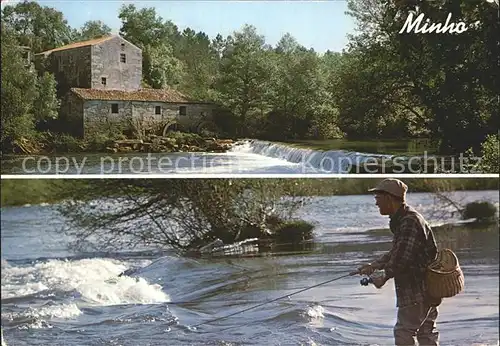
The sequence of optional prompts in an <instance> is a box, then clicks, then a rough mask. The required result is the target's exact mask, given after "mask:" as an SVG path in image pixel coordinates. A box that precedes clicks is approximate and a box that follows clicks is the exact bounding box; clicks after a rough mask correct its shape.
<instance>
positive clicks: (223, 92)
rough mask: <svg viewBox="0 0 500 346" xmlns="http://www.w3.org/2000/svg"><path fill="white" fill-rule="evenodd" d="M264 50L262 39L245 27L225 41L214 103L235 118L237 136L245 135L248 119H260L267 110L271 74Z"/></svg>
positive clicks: (252, 29)
mask: <svg viewBox="0 0 500 346" xmlns="http://www.w3.org/2000/svg"><path fill="white" fill-rule="evenodd" d="M268 48H269V47H266V45H265V41H264V37H262V36H260V35H258V34H257V30H256V28H255V27H253V26H249V25H245V26H244V27H243V29H242V30H241V31H239V32H235V33H234V35H233V37H230V38H228V40H227V41H226V48H225V50H224V53H223V56H222V58H221V62H220V70H219V75H218V78H217V81H216V90H217V101H219V102H220V103H221V104H223V105H224V106H225V107H227V108H228V109H230V110H231V111H232V112H233V114H234V115H235V116H236V118H237V119H238V135H240V136H246V135H248V134H249V125H250V124H249V121H250V120H254V119H255V118H257V117H259V116H260V118H262V117H263V114H265V113H266V112H267V110H268V105H267V102H266V100H267V95H266V94H267V92H268V90H269V88H268V85H269V80H270V77H271V72H270V71H272V69H271V67H270V61H269V59H268V57H269V49H268ZM252 118H253V119H252Z"/></svg>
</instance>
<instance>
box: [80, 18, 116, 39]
mask: <svg viewBox="0 0 500 346" xmlns="http://www.w3.org/2000/svg"><path fill="white" fill-rule="evenodd" d="M110 34H111V28H110V27H109V26H107V25H106V24H105V23H104V22H102V21H100V20H89V21H87V22H85V24H83V26H82V28H81V29H80V33H79V36H80V37H79V39H80V40H82V41H84V40H91V39H94V38H100V37H104V36H108V35H110Z"/></svg>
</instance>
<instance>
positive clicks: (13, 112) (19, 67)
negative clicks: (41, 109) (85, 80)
mask: <svg viewBox="0 0 500 346" xmlns="http://www.w3.org/2000/svg"><path fill="white" fill-rule="evenodd" d="M1 48H2V91H1V92H2V97H1V105H2V109H1V125H2V131H1V141H2V149H3V150H9V149H10V148H11V147H12V144H13V143H14V142H15V141H17V140H19V139H21V138H29V137H31V136H32V135H33V134H34V124H35V118H34V115H33V102H34V101H35V99H36V98H37V89H36V84H37V77H36V74H35V73H33V72H32V71H30V70H29V69H28V68H26V66H25V64H26V62H25V60H24V59H23V58H22V54H21V50H20V49H19V48H18V41H17V40H16V39H15V37H14V33H13V32H12V31H11V30H9V29H8V28H6V27H5V26H4V23H3V22H2V47H1Z"/></svg>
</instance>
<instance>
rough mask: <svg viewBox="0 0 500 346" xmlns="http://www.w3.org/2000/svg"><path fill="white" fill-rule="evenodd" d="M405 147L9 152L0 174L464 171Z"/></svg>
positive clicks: (263, 144)
mask: <svg viewBox="0 0 500 346" xmlns="http://www.w3.org/2000/svg"><path fill="white" fill-rule="evenodd" d="M321 143H323V145H321ZM304 145H307V146H309V147H310V148H304V147H303V146H304ZM408 146H409V144H408V143H407V142H401V143H400V142H388V143H384V142H373V143H371V145H368V144H366V143H365V142H360V143H358V142H352V143H351V142H346V141H342V142H339V143H337V142H335V143H333V142H332V141H324V142H304V143H302V142H300V143H295V144H285V143H274V142H267V141H259V140H244V141H240V142H237V144H236V145H234V146H233V147H232V148H231V149H230V150H229V151H227V152H225V153H110V154H107V153H73V154H71V153H70V154H62V153H61V154H51V155H21V156H19V155H14V156H12V155H11V156H5V157H4V159H3V160H2V174H27V175H30V174H53V175H62V174H66V175H68V174H104V175H110V174H161V175H163V174H202V175H206V174H208V175H210V174H211V175H221V174H230V175H234V174H238V175H255V174H279V175H284V174H285V175H288V174H290V175H297V174H300V175H303V174H306V175H307V174H343V173H414V174H418V173H441V172H442V171H444V170H448V171H452V172H457V173H463V169H462V167H461V166H460V164H461V163H465V159H462V161H460V160H461V159H460V158H456V160H455V161H451V160H452V159H451V158H450V157H443V156H434V155H432V154H431V153H430V152H427V151H424V152H420V151H416V149H410V148H412V147H411V146H410V148H409V147H408ZM338 147H345V148H347V149H339V148H338ZM313 148H314V149H313ZM328 148H333V149H328ZM414 155H417V156H414ZM471 163H472V164H474V162H471Z"/></svg>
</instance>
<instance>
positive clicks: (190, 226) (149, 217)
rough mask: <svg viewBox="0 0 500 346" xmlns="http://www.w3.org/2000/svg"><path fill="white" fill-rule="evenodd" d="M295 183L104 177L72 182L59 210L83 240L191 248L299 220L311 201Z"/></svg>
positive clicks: (81, 243)
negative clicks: (300, 210) (297, 216)
mask: <svg viewBox="0 0 500 346" xmlns="http://www.w3.org/2000/svg"><path fill="white" fill-rule="evenodd" d="M294 191H295V189H294V184H293V183H291V182H290V181H287V180H282V181H269V180H257V179H250V180H244V179H236V180H231V179H224V180H218V179H213V180H210V179H207V180H205V179H171V180H148V179H138V180H114V181H111V180H106V179H104V180H93V181H92V184H88V183H79V184H75V185H72V187H69V188H68V187H66V189H65V190H64V191H62V193H63V196H61V197H67V199H66V202H64V203H63V204H62V205H61V207H60V209H59V211H60V212H61V213H62V215H63V216H64V217H65V218H66V219H67V220H68V224H67V227H66V228H65V229H64V230H63V231H65V232H67V233H68V234H70V235H71V236H74V237H75V239H76V243H75V246H77V247H79V248H85V247H86V246H88V245H90V244H92V246H96V247H98V248H99V249H101V250H109V249H117V248H118V249H119V248H122V247H124V246H125V247H129V246H140V245H152V246H155V247H157V248H173V249H174V250H177V251H178V252H180V253H186V252H187V251H191V250H195V249H197V248H198V247H200V246H202V245H206V244H208V243H210V242H212V241H214V240H216V239H220V240H222V241H223V242H224V243H226V244H228V243H232V242H235V241H242V240H245V239H249V238H254V237H258V238H262V237H269V236H272V233H273V231H272V229H273V225H274V226H275V225H277V224H283V222H284V221H287V220H293V218H294V214H295V212H296V210H297V208H299V207H300V206H301V205H302V204H303V203H304V201H305V198H303V197H299V196H296V195H295V192H294ZM75 196H78V197H75ZM283 196H287V197H286V199H284V198H283Z"/></svg>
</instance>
